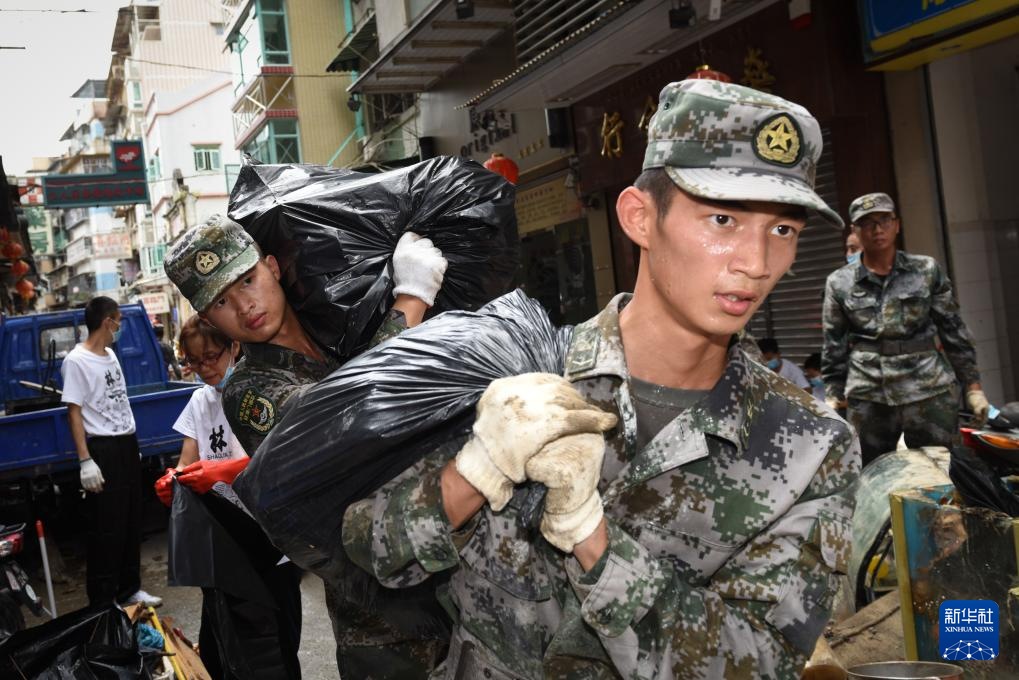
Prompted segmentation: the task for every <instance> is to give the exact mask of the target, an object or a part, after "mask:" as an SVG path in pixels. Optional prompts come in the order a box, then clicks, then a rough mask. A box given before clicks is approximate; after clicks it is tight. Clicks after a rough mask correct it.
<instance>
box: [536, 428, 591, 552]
mask: <svg viewBox="0 0 1019 680" xmlns="http://www.w3.org/2000/svg"><path fill="white" fill-rule="evenodd" d="M604 457H605V437H603V436H602V435H601V434H600V433H598V434H575V435H571V436H569V437H563V438H562V439H558V440H556V441H554V442H552V443H551V444H548V445H547V446H546V447H545V448H543V449H542V450H541V451H540V452H538V454H537V455H536V456H534V457H533V458H531V459H530V460H529V461H527V466H526V470H527V478H528V479H530V480H533V481H535V482H541V483H542V484H544V485H545V486H546V487H547V488H548V494H547V495H546V496H545V512H544V514H543V515H542V516H541V533H542V535H543V536H544V537H545V538H546V539H547V540H548V542H549V543H551V544H552V545H554V546H555V547H557V548H559V549H560V550H562V551H563V552H573V547H574V546H575V545H577V544H578V543H580V542H581V541H583V540H584V539H585V538H587V537H588V536H590V535H591V534H593V533H594V530H595V529H597V528H598V524H599V523H600V522H601V519H602V515H603V512H602V504H601V494H599V493H598V480H599V479H600V478H601V464H602V458H604Z"/></svg>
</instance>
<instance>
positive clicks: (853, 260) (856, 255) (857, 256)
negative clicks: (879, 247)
mask: <svg viewBox="0 0 1019 680" xmlns="http://www.w3.org/2000/svg"><path fill="white" fill-rule="evenodd" d="M859 261H860V253H853V254H852V255H846V262H848V263H849V264H856V263H857V262H859Z"/></svg>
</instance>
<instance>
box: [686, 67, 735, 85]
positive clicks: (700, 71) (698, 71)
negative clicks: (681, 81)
mask: <svg viewBox="0 0 1019 680" xmlns="http://www.w3.org/2000/svg"><path fill="white" fill-rule="evenodd" d="M686 79H687V80H719V81H721V82H723V83H731V82H732V78H730V77H729V76H727V75H726V74H724V73H722V72H721V71H716V70H715V69H713V68H711V67H710V66H708V65H707V64H701V65H700V66H698V67H697V68H695V69H694V70H693V73H691V74H690V75H688V76H687V77H686Z"/></svg>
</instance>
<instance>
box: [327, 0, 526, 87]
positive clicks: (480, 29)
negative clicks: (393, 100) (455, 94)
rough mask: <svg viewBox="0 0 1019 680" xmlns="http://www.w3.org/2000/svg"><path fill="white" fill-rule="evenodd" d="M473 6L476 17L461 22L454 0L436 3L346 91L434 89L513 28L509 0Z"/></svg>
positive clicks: (479, 0)
mask: <svg viewBox="0 0 1019 680" xmlns="http://www.w3.org/2000/svg"><path fill="white" fill-rule="evenodd" d="M473 4H474V16H472V17H470V18H468V19H457V17H456V7H455V2H454V1H453V0H436V1H435V2H434V3H432V5H431V6H430V7H428V9H426V10H424V11H423V12H422V13H421V16H419V17H418V18H417V19H416V20H415V21H414V23H413V24H411V25H410V26H408V27H407V29H406V30H404V32H403V33H401V34H400V35H399V36H398V37H397V38H395V39H394V40H393V41H392V42H391V43H390V44H389V45H388V46H386V47H385V49H384V50H383V51H382V53H381V54H380V55H379V58H378V59H376V60H375V61H374V63H372V64H371V66H369V67H368V68H366V69H365V70H364V72H363V73H362V74H361V75H360V76H359V77H358V79H357V80H355V81H354V82H353V83H352V84H351V86H350V87H349V88H347V89H348V91H350V92H360V93H365V94H372V93H385V92H390V93H400V92H424V91H426V90H428V89H430V88H432V87H433V86H434V85H435V84H436V83H438V82H439V81H440V80H442V78H443V77H445V76H446V74H448V73H449V72H450V71H452V70H453V69H454V68H456V67H457V66H459V65H460V64H461V63H463V62H464V61H466V60H467V59H468V58H469V57H470V56H471V55H472V54H474V53H475V52H477V51H478V50H480V49H481V48H482V47H484V46H485V45H487V44H488V43H489V42H491V41H492V40H493V39H494V38H495V37H496V36H498V35H499V34H500V33H502V32H503V31H505V30H506V29H508V28H510V27H511V26H512V25H513V6H512V4H511V3H510V1H509V0H474V3H473ZM334 63H335V62H334Z"/></svg>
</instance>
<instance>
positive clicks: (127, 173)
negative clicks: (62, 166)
mask: <svg viewBox="0 0 1019 680" xmlns="http://www.w3.org/2000/svg"><path fill="white" fill-rule="evenodd" d="M111 145H112V147H113V150H112V152H111V153H112V156H113V172H100V173H92V174H80V175H46V176H44V177H43V178H42V186H43V196H44V200H45V203H46V207H47V208H73V207H76V206H101V205H130V204H134V203H148V202H149V193H148V185H147V183H146V181H145V159H144V154H143V152H142V143H141V141H138V140H132V141H119V142H112V144H111Z"/></svg>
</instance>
